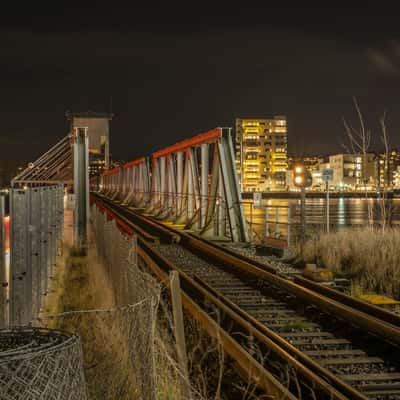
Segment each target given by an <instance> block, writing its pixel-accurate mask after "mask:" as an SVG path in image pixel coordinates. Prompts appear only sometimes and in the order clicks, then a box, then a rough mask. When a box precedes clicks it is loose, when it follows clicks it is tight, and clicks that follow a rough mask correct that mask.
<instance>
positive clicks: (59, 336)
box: [0, 328, 87, 400]
mask: <svg viewBox="0 0 400 400" xmlns="http://www.w3.org/2000/svg"><path fill="white" fill-rule="evenodd" d="M0 399H2V400H19V399H21V400H22V399H31V400H36V399H37V400H39V399H40V400H86V399H87V392H86V385H85V377H84V374H83V364H82V348H81V343H80V340H79V338H78V337H77V336H75V335H70V334H67V333H64V332H59V331H54V330H47V329H39V328H20V329H5V330H0Z"/></svg>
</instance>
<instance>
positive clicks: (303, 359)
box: [98, 198, 400, 399]
mask: <svg viewBox="0 0 400 400" xmlns="http://www.w3.org/2000/svg"><path fill="white" fill-rule="evenodd" d="M98 199H100V198H98ZM99 201H101V202H103V204H104V205H105V206H107V207H110V208H112V209H113V212H115V213H116V214H117V215H118V217H119V218H121V219H122V220H124V222H125V223H127V224H129V223H132V221H134V222H135V223H137V222H138V221H139V222H140V226H141V228H142V229H144V230H145V225H146V221H149V219H150V218H145V217H143V216H141V215H138V214H137V213H135V212H134V211H132V210H128V209H126V208H125V207H123V206H121V205H118V204H115V203H114V202H111V201H108V200H107V199H101V200H99ZM150 222H151V227H152V229H153V231H152V233H153V234H154V235H156V227H157V226H158V227H159V228H160V232H161V236H162V237H163V238H164V240H166V241H167V242H168V240H169V242H168V243H173V242H175V243H176V242H178V241H179V244H180V245H182V246H184V247H185V248H188V249H189V250H190V251H192V252H194V253H196V254H200V255H202V256H203V257H206V258H207V259H212V260H213V261H215V262H216V263H219V264H223V265H229V266H230V267H231V268H233V269H235V270H236V271H237V272H238V273H240V274H244V275H248V276H252V277H256V278H257V279H260V280H263V281H266V282H269V283H271V284H273V285H274V286H276V287H280V288H282V289H284V290H285V291H287V292H288V293H291V294H292V295H294V296H296V297H297V298H299V299H301V300H303V301H304V303H307V304H312V305H314V306H316V307H317V308H318V309H320V310H323V311H324V312H326V313H328V314H333V315H335V316H336V317H338V318H340V319H342V320H345V321H347V322H348V323H350V324H351V325H356V326H357V327H359V328H361V329H362V330H363V331H368V332H371V333H372V334H374V335H375V336H379V337H381V338H383V339H385V340H386V341H388V342H389V343H391V344H395V345H397V346H398V345H399V344H400V335H399V332H400V331H399V329H398V326H396V324H392V323H390V322H396V321H395V320H390V319H388V316H386V313H387V312H386V313H383V314H382V313H379V312H377V313H375V314H374V313H372V312H371V313H368V308H364V309H363V308H362V307H352V304H351V303H350V302H347V303H346V302H345V301H344V300H346V299H344V300H343V299H342V298H341V297H340V296H339V297H334V296H333V294H332V293H323V289H325V288H322V289H320V287H317V288H314V287H313V285H310V286H309V287H306V285H307V284H308V282H305V283H304V282H299V283H300V284H297V283H296V282H292V281H290V280H288V279H285V278H283V277H281V276H278V275H277V274H276V272H275V270H274V269H273V268H272V267H269V266H265V265H264V264H261V263H258V262H257V261H254V260H252V259H249V258H247V257H245V256H238V255H237V254H236V253H235V252H233V251H229V250H228V251H227V250H226V249H225V248H222V247H221V246H218V245H215V244H214V243H212V244H211V243H210V242H208V241H206V240H204V239H199V238H197V237H196V236H195V235H191V234H186V233H182V232H178V231H175V230H174V229H172V228H170V227H168V226H165V225H162V224H161V223H159V222H158V221H156V220H154V219H152V220H151V221H150ZM169 235H170V239H167V238H168V236H169ZM176 236H179V240H177V239H176ZM172 238H173V239H172ZM140 245H141V252H142V253H143V258H146V257H147V260H148V262H149V263H150V259H151V260H152V263H153V264H152V265H153V267H151V268H152V270H153V269H154V268H155V266H158V268H160V265H162V266H163V267H164V268H165V269H167V270H168V269H172V268H174V269H179V268H177V267H176V266H174V265H173V264H171V262H170V261H168V260H166V259H165V258H164V257H162V255H161V254H159V253H157V250H156V249H155V248H152V246H150V244H149V243H146V241H143V242H142V243H140ZM148 257H150V259H149V258H148ZM153 272H154V271H153ZM164 273H165V272H164ZM180 274H181V276H182V281H183V286H182V287H183V290H184V291H185V293H186V294H185V296H189V297H188V300H187V301H186V300H185V304H189V303H190V302H191V303H193V304H192V305H189V306H187V309H188V311H189V312H190V314H191V315H192V316H193V318H196V317H197V318H196V319H198V320H199V321H200V320H201V323H202V324H203V325H204V326H205V325H207V321H206V320H205V319H204V318H205V317H204V315H205V316H206V317H208V318H210V317H209V316H207V314H206V313H205V314H204V315H203V314H201V315H202V317H201V318H200V317H199V315H200V314H199V312H198V311H199V310H197V311H194V308H193V307H194V306H196V307H199V309H200V310H201V312H202V313H204V310H203V309H202V308H201V305H202V303H204V300H207V302H208V303H209V302H211V303H213V304H214V305H215V306H216V307H217V308H218V309H219V310H221V312H223V313H224V315H226V316H229V318H231V320H232V321H234V323H235V324H236V326H238V327H240V329H242V330H243V331H245V332H247V333H248V334H250V335H252V336H253V337H255V338H257V340H259V341H260V343H263V345H265V346H266V347H267V348H269V349H270V350H271V351H272V352H273V354H274V356H275V357H277V358H278V359H280V360H283V361H284V362H286V363H288V364H290V365H291V366H292V367H293V368H295V369H296V371H297V373H298V374H299V376H300V377H301V378H302V379H303V380H304V381H305V382H308V383H309V384H310V383H311V385H312V386H313V387H314V388H315V387H316V388H317V392H318V393H319V396H320V397H317V398H332V399H346V398H348V399H366V398H367V397H365V395H364V394H362V393H361V392H359V391H357V390H356V389H355V388H353V387H351V386H350V385H349V384H347V383H346V382H345V381H343V380H342V379H340V378H338V377H337V376H336V375H335V374H333V373H332V372H330V371H329V370H328V369H326V368H324V367H323V366H321V365H320V364H318V363H317V362H316V361H314V360H313V359H311V358H310V357H308V356H306V355H305V354H304V353H302V351H301V350H299V349H297V348H296V347H295V346H294V345H292V344H290V343H289V342H288V341H286V340H285V339H284V338H282V337H281V336H279V334H277V333H276V332H274V331H272V330H271V329H269V328H267V327H266V326H265V325H264V324H262V323H261V322H260V321H258V320H257V319H256V318H254V317H253V316H251V315H250V314H249V313H247V312H245V311H244V310H243V309H242V308H240V307H239V306H238V305H237V304H235V303H233V302H232V301H230V300H229V299H228V298H227V297H226V296H224V295H222V294H221V293H219V292H218V291H216V290H215V289H213V288H212V287H210V286H209V285H208V284H207V283H206V282H204V281H202V280H201V279H195V280H194V279H192V278H191V277H189V276H188V275H187V274H185V273H184V272H183V271H180ZM347 297H348V296H347ZM342 300H343V301H342ZM346 301H347V300H346ZM191 303H190V304H191ZM387 314H390V313H387ZM199 318H200V319H199ZM384 318H386V319H384ZM211 321H213V322H212V323H211V322H210V321H208V323H210V324H211V325H209V326H208V327H206V326H205V329H206V330H207V332H208V333H209V334H210V335H211V333H212V332H214V333H215V329H216V328H215V327H212V326H214V325H213V324H215V323H216V322H215V321H214V320H212V319H211ZM219 329H222V328H221V327H219ZM224 334H226V335H228V337H229V334H228V333H227V332H225V331H224ZM232 340H233V342H234V343H236V345H238V346H239V348H241V350H240V351H239V350H238V349H237V348H235V349H234V347H235V346H234V345H233V344H232ZM232 346H233V347H232ZM224 348H225V350H226V352H227V353H228V354H230V355H231V356H232V357H233V358H234V359H236V358H235V357H242V358H241V360H240V362H239V361H238V363H239V364H240V368H239V370H241V371H242V374H243V373H244V375H246V376H254V375H253V374H254V371H256V372H257V371H258V372H257V374H262V373H264V372H262V371H261V370H259V369H258V367H257V366H255V365H253V363H251V362H250V363H249V362H248V360H247V357H248V356H249V355H248V354H247V356H244V355H243V354H242V353H241V352H243V351H245V350H244V349H243V347H240V344H238V343H237V342H236V341H235V340H234V339H232V338H230V339H226V340H224ZM240 354H242V355H240ZM234 355H235V356H234ZM254 361H255V360H254ZM256 363H257V362H256ZM243 368H244V370H243ZM249 368H250V369H249ZM261 368H263V367H262V366H261ZM263 370H264V371H265V372H267V375H266V376H264V377H263V378H261V377H260V376H259V377H258V378H257V379H256V381H257V382H261V381H262V382H267V384H266V383H264V384H263V385H260V387H262V388H263V389H265V390H267V389H268V390H271V384H273V383H274V382H273V380H271V379H270V377H269V375H270V373H269V372H268V371H266V370H265V369H264V368H263ZM268 374H269V375H268ZM271 376H272V375H271ZM272 377H273V376H272ZM260 379H261V381H260ZM279 390H281V389H279ZM282 393H283V392H282ZM282 393H280V395H282ZM278 398H281V397H278Z"/></svg>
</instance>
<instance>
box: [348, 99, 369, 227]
mask: <svg viewBox="0 0 400 400" xmlns="http://www.w3.org/2000/svg"><path fill="white" fill-rule="evenodd" d="M353 102H354V107H355V109H356V112H357V116H358V121H359V127H358V128H357V129H356V128H354V127H353V126H352V125H349V124H348V123H347V122H346V120H345V119H343V122H344V127H345V129H346V135H347V139H348V146H346V145H344V147H345V149H346V150H347V152H348V153H353V154H361V156H362V166H361V168H362V171H361V181H362V183H363V184H364V188H365V199H366V201H367V207H368V225H369V226H370V227H372V226H373V222H374V213H373V207H372V204H371V203H370V202H369V201H368V189H367V183H368V179H367V163H368V150H369V148H370V145H371V137H372V133H371V130H369V129H367V128H366V126H365V122H364V118H363V116H362V113H361V109H360V106H359V105H358V102H357V99H356V98H355V97H353Z"/></svg>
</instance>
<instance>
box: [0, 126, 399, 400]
mask: <svg viewBox="0 0 400 400" xmlns="http://www.w3.org/2000/svg"><path fill="white" fill-rule="evenodd" d="M89 147H90V143H89V135H88V128H87V127H85V126H82V127H81V126H77V127H74V128H73V130H71V132H70V133H69V134H68V135H67V136H66V137H65V138H63V139H62V140H61V141H59V142H58V143H57V144H56V145H55V146H53V147H52V148H50V150H49V151H48V152H46V153H45V154H44V155H43V156H41V157H40V158H39V159H37V160H36V161H34V162H32V163H31V164H30V165H29V166H28V167H27V168H26V169H25V170H24V171H23V172H22V173H20V174H19V175H18V176H17V177H15V178H14V180H13V181H12V188H11V189H10V194H9V197H10V221H11V228H10V248H11V258H10V260H11V263H10V266H9V270H7V268H6V267H5V263H4V261H3V260H4V241H5V240H4V234H3V229H2V230H1V232H0V233H1V234H0V244H1V249H2V251H1V252H0V255H1V260H0V267H1V268H0V272H1V276H2V282H3V285H2V288H1V289H0V290H1V296H0V306H1V312H2V319H1V320H0V323H1V324H2V327H7V326H11V327H13V326H29V325H30V324H32V321H35V320H37V318H38V317H39V316H40V314H41V312H42V311H43V310H42V309H43V304H44V296H45V294H46V292H48V290H49V287H50V286H51V278H52V277H53V276H54V274H55V273H56V271H57V268H58V263H59V260H60V258H61V257H62V252H61V249H62V246H63V240H64V237H63V232H65V228H66V227H65V226H64V224H63V221H64V220H63V213H64V209H65V207H68V200H69V199H73V202H72V205H69V206H70V207H71V208H73V214H74V222H73V227H74V243H75V246H76V247H77V248H79V249H81V250H82V251H83V252H85V250H86V249H87V247H88V245H89V243H90V240H91V239H90V238H91V235H90V232H91V231H94V233H95V236H96V244H97V246H98V248H97V250H98V252H99V253H101V254H100V255H103V256H104V257H105V258H107V260H110V259H113V260H116V259H118V260H119V261H118V263H114V262H111V261H110V262H109V269H111V271H110V275H109V276H110V279H112V280H114V282H113V286H114V287H115V290H116V293H117V298H121V299H125V298H130V297H129V295H130V294H132V290H134V289H132V288H133V287H134V286H132V283H133V282H132V279H133V278H132V276H133V275H132V269H131V264H132V263H130V264H129V266H128V267H127V265H128V264H127V263H126V259H125V258H126V257H128V255H129V259H130V260H131V256H132V252H133V251H134V252H135V260H137V263H138V264H140V266H141V268H142V269H143V268H144V269H145V270H146V271H147V273H148V274H149V275H151V276H152V277H154V278H155V279H157V280H158V281H159V282H161V284H162V285H165V283H166V282H171V283H170V284H167V285H166V287H167V288H168V290H171V292H173V288H174V284H173V283H172V282H173V281H172V280H171V281H169V277H170V276H171V274H172V275H173V276H176V274H177V276H178V280H179V282H180V284H179V286H178V289H179V288H181V289H179V290H180V291H179V296H178V297H176V296H175V297H174V296H172V303H173V308H174V310H175V309H176V307H178V309H179V306H180V304H181V306H180V307H183V310H184V312H185V314H186V315H188V316H190V318H192V319H193V320H196V321H198V323H199V324H200V325H201V326H202V328H203V329H204V330H205V332H207V334H208V335H209V336H210V337H212V338H214V340H217V341H218V342H219V343H220V345H221V347H222V348H223V350H224V352H225V353H226V354H227V355H228V356H229V358H230V360H232V366H233V368H234V369H235V370H236V371H237V373H238V374H239V375H240V376H241V378H242V379H243V380H245V381H247V382H250V383H251V384H252V385H253V386H254V393H257V395H258V396H259V398H264V399H266V398H270V399H340V400H344V399H364V400H365V399H397V398H400V366H399V361H398V360H399V357H398V356H399V355H400V353H399V346H400V317H399V316H398V315H396V314H393V313H391V312H389V311H386V310H383V309H380V308H377V307H375V306H372V305H369V304H367V303H364V302H362V301H360V300H357V299H355V298H352V297H349V296H347V295H344V294H343V293H340V292H337V291H335V290H333V289H330V288H328V287H325V286H322V285H320V284H317V283H315V282H312V281H309V280H307V279H305V278H303V277H301V276H300V274H299V275H295V277H294V278H293V276H292V275H291V276H286V275H284V274H282V273H281V272H280V271H277V270H276V269H275V268H274V267H273V266H272V265H271V264H270V263H268V261H265V260H264V261H260V260H257V259H254V258H250V257H249V256H246V255H244V254H243V253H241V252H240V251H238V249H237V248H236V247H235V246H234V244H235V243H247V242H248V240H249V239H248V232H247V225H246V220H245V216H244V212H243V204H242V200H241V193H240V190H239V185H238V179H237V175H236V165H235V157H234V147H233V139H232V132H231V129H230V128H215V129H212V130H210V131H208V132H205V133H200V134H196V135H194V136H192V137H190V138H188V139H186V140H183V141H181V142H178V143H175V144H172V145H171V146H168V147H166V148H164V149H156V151H154V152H153V153H152V154H151V155H146V156H143V157H141V158H138V159H135V160H133V161H130V162H127V163H126V164H124V165H121V166H118V167H115V168H112V169H107V170H106V171H105V172H104V173H103V174H101V175H99V176H94V177H91V178H89V173H88V171H89V168H88V167H89V165H88V162H89V161H88V160H89V150H88V149H89ZM70 192H72V193H73V196H72V197H71V195H70V194H69V193H70ZM0 205H2V203H0ZM3 208H4V207H3V206H2V207H0V216H2V215H1V213H4V210H3ZM110 232H114V233H113V234H114V236H112V234H110ZM110 235H111V236H110ZM116 238H117V239H116ZM228 244H230V245H228ZM232 244H233V245H232ZM117 245H118V246H117ZM122 248H123V249H125V250H124V251H126V253H124V254H125V255H126V257H125V256H124V257H125V258H124V257H122V258H123V259H122V260H121V256H120V255H118V249H122ZM116 249H117V250H116ZM175 289H176V287H175ZM175 294H176V292H175ZM174 299H175V300H174ZM121 301H122V300H121ZM216 310H217V312H216ZM175 317H176V318H175ZM174 323H175V328H176V331H175V336H176V341H177V360H178V365H179V368H180V373H181V375H182V376H183V377H184V378H185V379H186V378H187V377H188V373H187V359H186V355H185V343H184V342H185V340H184V334H183V336H182V330H181V331H179V326H181V325H182V318H181V319H180V318H179V310H178V311H177V315H174ZM184 382H186V383H187V381H184ZM0 390H1V389H0ZM185 393H186V395H187V396H188V398H189V397H191V394H190V389H188V390H187V391H186V392H185ZM148 396H149V397H148V398H151V399H152V398H154V393H153V394H151V393H150V394H148Z"/></svg>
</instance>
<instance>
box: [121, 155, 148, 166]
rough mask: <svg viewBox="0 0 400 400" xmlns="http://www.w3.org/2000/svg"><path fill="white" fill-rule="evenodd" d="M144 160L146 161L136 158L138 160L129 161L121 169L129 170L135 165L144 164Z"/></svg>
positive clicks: (143, 158)
mask: <svg viewBox="0 0 400 400" xmlns="http://www.w3.org/2000/svg"><path fill="white" fill-rule="evenodd" d="M145 160H146V158H145V157H142V158H138V159H136V160H133V161H129V162H127V163H126V164H124V165H123V166H122V168H129V167H133V166H135V165H139V164H143V163H144V162H145Z"/></svg>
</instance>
